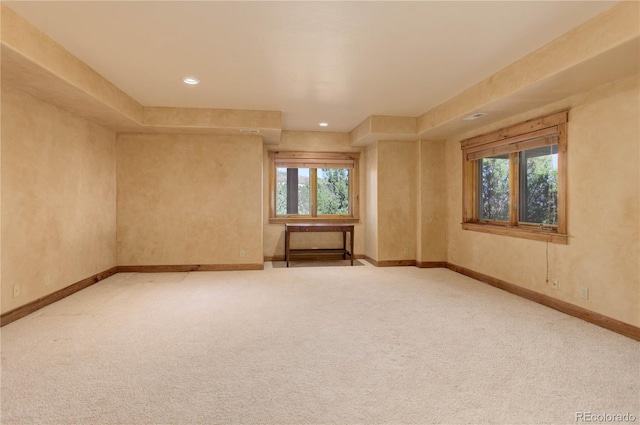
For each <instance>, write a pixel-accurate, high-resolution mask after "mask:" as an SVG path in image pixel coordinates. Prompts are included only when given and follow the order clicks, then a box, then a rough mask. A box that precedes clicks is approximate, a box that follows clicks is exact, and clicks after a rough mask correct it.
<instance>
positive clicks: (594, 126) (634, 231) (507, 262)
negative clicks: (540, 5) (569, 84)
mask: <svg viewBox="0 0 640 425" xmlns="http://www.w3.org/2000/svg"><path fill="white" fill-rule="evenodd" d="M638 80H639V76H638V75H636V76H634V77H631V78H626V79H623V80H619V81H616V82H613V83H610V84H607V85H606V86H603V87H599V88H596V89H594V90H592V91H590V92H587V93H583V94H580V95H576V96H573V97H571V98H568V99H565V100H563V101H561V102H557V103H555V104H553V105H548V106H547V107H545V108H541V109H538V110H535V111H530V112H529V113H527V114H522V115H520V116H518V117H513V118H512V119H510V120H509V121H505V122H502V123H497V124H495V125H492V126H491V127H486V128H484V129H480V130H479V131H477V132H474V133H471V134H465V135H461V136H460V137H457V138H456V139H452V140H449V141H447V153H446V157H447V164H446V166H447V176H448V180H447V217H448V226H447V231H448V261H449V262H450V263H453V264H456V265H459V266H463V267H467V268H469V269H472V270H475V271H478V272H481V273H484V274H487V275H489V276H493V277H495V278H498V279H502V280H505V281H508V282H512V283H515V284H517V285H520V286H523V287H526V288H529V289H532V290H534V291H537V292H540V293H543V294H546V295H549V296H552V297H555V298H559V299H561V300H563V301H567V302H569V303H572V304H575V305H579V306H581V307H584V308H587V309H589V310H592V311H595V312H598V313H601V314H604V315H606V316H609V317H612V318H615V319H618V320H621V321H624V322H626V323H630V324H632V325H635V326H640V263H639V262H640V258H639V255H638V254H639V253H640V245H639V244H640V242H639V241H640V223H639V217H640V209H639V195H640V178H639V177H640V176H639V167H638V160H639V159H640V158H639V157H640V143H639V141H640V133H639V128H640V110H639V99H640V92H639V90H638ZM565 107H569V108H571V109H570V113H569V127H568V137H569V138H568V228H569V244H568V245H556V244H549V245H548V246H547V244H546V243H544V242H537V241H530V240H524V239H516V238H512V237H505V236H497V235H490V234H484V233H477V232H473V231H463V230H462V229H461V226H460V221H461V214H462V213H461V211H462V206H461V200H462V171H461V163H462V161H461V155H462V154H461V151H460V145H459V143H458V142H459V141H460V140H462V139H464V138H467V137H470V136H473V135H475V134H481V133H484V132H487V131H490V130H493V129H494V128H497V127H499V126H505V125H509V124H512V123H513V122H517V121H522V120H524V119H527V118H533V117H536V116H539V115H542V114H544V113H547V112H552V111H556V110H559V109H562V108H565ZM547 249H548V256H547ZM547 258H548V264H549V269H548V270H549V272H548V273H549V280H550V281H551V280H553V279H558V281H559V289H558V290H553V289H551V287H550V285H548V284H547V283H546V282H545V279H546V274H547ZM580 287H586V288H588V289H589V299H588V300H583V299H581V298H580Z"/></svg>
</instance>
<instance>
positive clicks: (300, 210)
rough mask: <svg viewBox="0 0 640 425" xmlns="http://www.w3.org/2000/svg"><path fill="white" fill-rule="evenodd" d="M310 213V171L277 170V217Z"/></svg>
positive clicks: (306, 169) (295, 169)
mask: <svg viewBox="0 0 640 425" xmlns="http://www.w3.org/2000/svg"><path fill="white" fill-rule="evenodd" d="M309 211H310V202H309V169H308V168H276V215H286V214H301V215H309Z"/></svg>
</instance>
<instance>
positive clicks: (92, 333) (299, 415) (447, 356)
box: [1, 263, 640, 424]
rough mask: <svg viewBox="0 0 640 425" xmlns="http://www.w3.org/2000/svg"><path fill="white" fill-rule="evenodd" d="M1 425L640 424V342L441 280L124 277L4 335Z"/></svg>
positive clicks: (299, 271) (427, 272)
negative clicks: (613, 419) (599, 418)
mask: <svg viewBox="0 0 640 425" xmlns="http://www.w3.org/2000/svg"><path fill="white" fill-rule="evenodd" d="M1 338H2V375H1V378H2V382H1V384H2V390H1V391H2V392H1V396H2V404H1V413H2V417H1V420H2V423H3V424H471V423H474V424H571V423H576V413H578V412H589V413H592V414H603V413H608V414H624V413H631V414H633V415H635V417H636V421H640V401H639V397H638V396H639V394H640V344H639V343H638V342H636V341H633V340H631V339H628V338H626V337H623V336H620V335H617V334H615V333H612V332H610V331H607V330H604V329H602V328H599V327H597V326H594V325H591V324H589V323H586V322H584V321H582V320H579V319H576V318H573V317H569V316H567V315H564V314H562V313H559V312H556V311H554V310H551V309H548V308H546V307H543V306H540V305H538V304H535V303H533V302H530V301H527V300H524V299H521V298H518V297H516V296H514V295H511V294H508V293H506V292H504V291H501V290H499V289H495V288H493V287H491V286H488V285H485V284H482V283H479V282H477V281H474V280H472V279H469V278H467V277H465V276H462V275H459V274H456V273H453V272H451V271H449V270H446V269H417V268H414V267H398V268H374V267H373V266H371V265H369V264H368V263H364V267H308V268H305V267H294V268H289V269H286V268H280V267H273V266H272V265H271V264H270V263H267V264H266V269H265V270H264V271H247V272H194V273H165V274H136V273H121V274H117V275H115V276H112V277H111V278H109V279H106V280H104V281H102V282H100V283H98V284H96V285H94V286H92V287H90V288H87V289H86V290H84V291H81V292H79V293H77V294H75V295H73V296H71V297H68V298H66V299H64V300H62V301H60V302H58V303H56V304H53V305H50V306H48V307H46V308H44V309H42V310H40V311H38V312H36V313H34V314H32V315H31V316H28V317H26V318H24V319H21V320H19V321H16V322H14V323H12V324H9V325H7V326H5V327H3V328H2V330H1Z"/></svg>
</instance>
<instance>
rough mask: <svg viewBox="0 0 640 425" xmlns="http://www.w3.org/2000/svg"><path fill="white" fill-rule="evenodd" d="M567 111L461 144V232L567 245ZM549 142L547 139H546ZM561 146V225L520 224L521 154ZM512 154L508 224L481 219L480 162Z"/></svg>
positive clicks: (559, 187) (559, 159)
mask: <svg viewBox="0 0 640 425" xmlns="http://www.w3.org/2000/svg"><path fill="white" fill-rule="evenodd" d="M568 115H569V111H568V110H564V111H560V112H556V113H553V114H550V115H545V116H543V117H539V118H534V119H532V120H528V121H525V122H523V123H519V124H516V125H513V126H510V127H505V128H502V129H500V130H497V131H494V132H491V133H487V134H482V135H480V136H476V137H473V138H470V139H466V140H463V141H462V142H460V144H461V149H462V229H464V230H472V231H476V232H483V233H490V234H496V235H503V236H511V237H517V238H524V239H531V240H537V241H546V242H551V243H558V244H567V243H568V234H567V122H568ZM545 138H546V139H545ZM556 141H557V145H558V225H557V226H539V225H536V224H532V223H520V222H519V221H518V215H519V214H518V208H519V205H520V202H519V199H518V196H519V189H518V188H519V187H520V185H519V181H518V180H519V173H518V161H519V158H518V153H519V152H520V151H522V150H525V149H529V148H531V147H532V146H538V145H544V144H549V143H551V142H556ZM495 152H501V153H509V161H510V162H509V165H510V167H509V181H510V188H509V190H510V193H509V202H510V213H509V221H508V222H494V221H491V222H482V221H480V220H479V219H478V199H477V196H478V194H477V185H478V173H477V162H478V161H477V159H479V158H481V157H483V156H490V155H491V154H492V153H495Z"/></svg>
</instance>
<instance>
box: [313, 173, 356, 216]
mask: <svg viewBox="0 0 640 425" xmlns="http://www.w3.org/2000/svg"><path fill="white" fill-rule="evenodd" d="M318 214H319V215H324V214H349V169H347V168H318Z"/></svg>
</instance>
